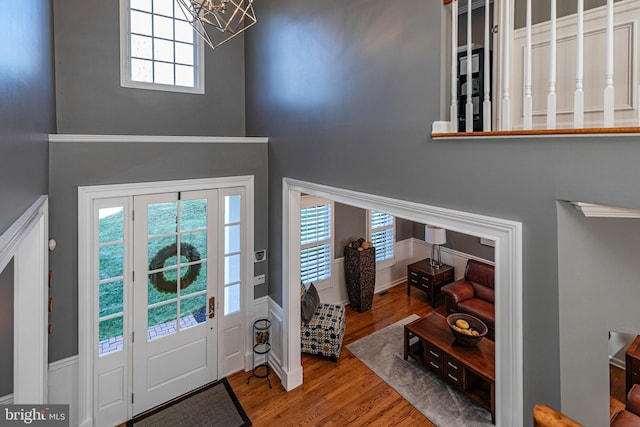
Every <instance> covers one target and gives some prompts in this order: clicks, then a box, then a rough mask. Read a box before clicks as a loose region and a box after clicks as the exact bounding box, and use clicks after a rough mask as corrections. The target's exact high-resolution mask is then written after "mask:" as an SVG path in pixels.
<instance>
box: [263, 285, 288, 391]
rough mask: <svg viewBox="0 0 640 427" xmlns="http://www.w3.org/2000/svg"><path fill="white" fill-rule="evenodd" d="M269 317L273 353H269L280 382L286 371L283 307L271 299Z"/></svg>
mask: <svg viewBox="0 0 640 427" xmlns="http://www.w3.org/2000/svg"><path fill="white" fill-rule="evenodd" d="M267 317H268V318H269V320H271V352H270V353H269V362H270V365H271V367H272V368H273V371H274V372H275V374H276V375H277V376H278V377H279V378H280V380H283V379H284V377H285V375H284V372H285V371H284V369H283V367H282V360H283V357H282V356H283V354H284V343H283V342H282V333H283V327H282V307H280V306H279V305H278V304H277V303H276V302H275V301H274V300H272V299H271V298H269V315H268V316H267Z"/></svg>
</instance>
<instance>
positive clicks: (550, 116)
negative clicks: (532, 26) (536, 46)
mask: <svg viewBox="0 0 640 427" xmlns="http://www.w3.org/2000/svg"><path fill="white" fill-rule="evenodd" d="M556 38H557V34H556V0H551V34H550V41H549V43H550V45H549V92H548V93H547V129H555V128H556V66H557V54H556Z"/></svg>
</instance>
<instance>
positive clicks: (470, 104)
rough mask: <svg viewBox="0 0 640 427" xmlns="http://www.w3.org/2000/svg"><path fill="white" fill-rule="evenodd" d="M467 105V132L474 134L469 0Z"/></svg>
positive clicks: (469, 1) (470, 9)
mask: <svg viewBox="0 0 640 427" xmlns="http://www.w3.org/2000/svg"><path fill="white" fill-rule="evenodd" d="M467 4H468V6H467V82H466V86H467V104H466V112H465V123H466V129H465V131H466V132H473V78H472V71H473V70H472V68H471V65H472V63H473V58H472V57H471V53H472V50H471V41H472V39H471V36H472V34H471V12H472V10H473V9H472V8H471V4H472V0H468V2H467Z"/></svg>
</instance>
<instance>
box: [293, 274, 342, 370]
mask: <svg viewBox="0 0 640 427" xmlns="http://www.w3.org/2000/svg"><path fill="white" fill-rule="evenodd" d="M300 294H301V300H302V302H301V306H302V307H301V309H302V324H301V325H300V348H301V350H302V352H303V353H309V354H317V355H320V356H326V357H329V358H331V359H332V360H333V361H334V362H337V361H338V357H340V350H341V349H342V339H343V338H344V329H345V325H346V315H345V309H344V307H343V306H341V305H337V304H325V303H321V302H320V298H319V296H318V293H317V291H316V289H315V287H314V286H313V284H311V285H310V286H309V288H308V289H307V288H306V287H304V285H303V286H302V287H301V290H300ZM311 313H313V315H311Z"/></svg>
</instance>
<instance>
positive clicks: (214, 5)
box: [178, 0, 257, 49]
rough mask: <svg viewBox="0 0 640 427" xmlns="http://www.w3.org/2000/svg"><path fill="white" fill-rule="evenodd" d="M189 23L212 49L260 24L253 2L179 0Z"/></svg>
mask: <svg viewBox="0 0 640 427" xmlns="http://www.w3.org/2000/svg"><path fill="white" fill-rule="evenodd" d="M178 3H180V6H181V7H182V11H183V12H184V15H185V17H186V18H187V21H188V22H189V24H191V26H192V27H193V29H194V30H195V31H196V32H197V33H198V34H199V35H200V37H202V39H203V40H204V41H205V42H206V43H207V44H208V45H209V46H211V48H212V49H215V48H216V47H218V46H220V45H221V44H223V43H225V42H227V41H229V40H231V39H232V38H234V37H235V36H237V35H238V34H240V33H241V32H243V31H244V30H246V29H247V28H249V27H250V26H252V25H253V24H255V23H256V22H257V20H256V14H255V13H254V11H253V0H178Z"/></svg>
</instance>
